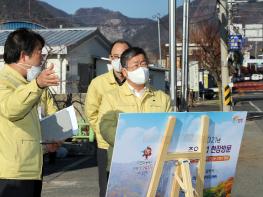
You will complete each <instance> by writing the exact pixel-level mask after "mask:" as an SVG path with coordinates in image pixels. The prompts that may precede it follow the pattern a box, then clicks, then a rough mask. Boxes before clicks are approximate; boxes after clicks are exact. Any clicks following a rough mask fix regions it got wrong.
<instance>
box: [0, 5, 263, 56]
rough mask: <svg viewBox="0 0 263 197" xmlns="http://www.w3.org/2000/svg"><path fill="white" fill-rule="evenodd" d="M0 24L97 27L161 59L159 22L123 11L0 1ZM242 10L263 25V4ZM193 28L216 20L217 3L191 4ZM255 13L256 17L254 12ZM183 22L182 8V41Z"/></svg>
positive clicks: (165, 37)
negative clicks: (73, 9)
mask: <svg viewBox="0 0 263 197" xmlns="http://www.w3.org/2000/svg"><path fill="white" fill-rule="evenodd" d="M0 5H1V12H0V22H7V21H17V20H19V21H32V22H35V23H38V24H40V25H43V26H45V27H48V28H58V27H60V26H63V27H65V28H66V27H90V26H93V27H94V26H96V27H98V28H99V29H100V31H101V32H102V34H103V35H104V36H105V37H106V38H107V39H109V40H110V41H114V40H116V39H125V40H128V41H129V42H131V44H132V45H134V46H140V47H142V48H144V49H145V50H146V51H147V53H148V54H149V56H150V58H151V59H152V60H156V59H157V57H158V28H157V21H156V20H153V19H147V18H130V17H127V16H125V15H123V14H122V13H120V12H115V11H111V10H108V9H104V8H101V7H96V8H81V9H79V10H77V11H76V12H75V13H74V14H68V13H66V12H64V11H62V10H60V9H57V8H54V7H53V6H51V5H49V4H47V3H45V2H41V1H36V0H29V1H25V0H12V1H10V0H0ZM243 5H244V6H243V7H240V6H239V8H240V12H239V14H240V15H241V17H240V18H239V21H238V22H241V23H262V20H263V9H262V8H263V3H253V4H249V5H252V7H251V6H245V5H246V4H243ZM189 10H190V21H189V24H190V28H195V27H196V26H198V25H199V24H201V23H207V22H212V23H213V22H215V24H217V23H216V21H217V14H216V11H217V10H216V0H194V1H192V2H191V3H190V9H189ZM250 10H251V11H253V10H256V11H257V12H256V15H257V16H260V17H257V18H256V17H255V15H254V14H251V13H253V12H251V11H250ZM182 23H183V7H182V6H180V7H178V8H177V10H176V28H177V39H178V42H181V41H180V40H181V37H182ZM160 29H161V43H162V45H164V44H165V43H168V42H169V17H168V15H166V16H164V17H162V18H161V19H160Z"/></svg>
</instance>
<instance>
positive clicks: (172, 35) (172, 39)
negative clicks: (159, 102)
mask: <svg viewBox="0 0 263 197" xmlns="http://www.w3.org/2000/svg"><path fill="white" fill-rule="evenodd" d="M168 1H169V61H170V69H171V70H170V71H171V77H170V96H171V99H172V105H173V111H177V66H176V60H177V59H176V31H175V28H176V25H175V24H176V20H175V19H176V0H168Z"/></svg>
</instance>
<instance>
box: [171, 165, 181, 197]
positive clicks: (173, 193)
mask: <svg viewBox="0 0 263 197" xmlns="http://www.w3.org/2000/svg"><path fill="white" fill-rule="evenodd" d="M180 174H181V166H180V165H178V164H176V166H175V171H174V177H173V182H172V189H171V194H170V197H175V196H179V191H180V185H179V182H178V181H177V177H178V178H179V177H180Z"/></svg>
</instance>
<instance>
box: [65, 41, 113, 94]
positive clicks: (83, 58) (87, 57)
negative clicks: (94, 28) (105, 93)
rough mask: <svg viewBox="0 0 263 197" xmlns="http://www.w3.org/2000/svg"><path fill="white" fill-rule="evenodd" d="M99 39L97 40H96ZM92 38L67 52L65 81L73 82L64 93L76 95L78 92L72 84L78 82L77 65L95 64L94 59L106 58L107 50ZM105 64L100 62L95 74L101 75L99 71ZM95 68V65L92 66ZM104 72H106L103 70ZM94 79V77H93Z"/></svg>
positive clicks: (101, 70)
mask: <svg viewBox="0 0 263 197" xmlns="http://www.w3.org/2000/svg"><path fill="white" fill-rule="evenodd" d="M98 39H99V38H98ZM98 39H96V38H95V37H94V38H91V39H89V40H87V41H85V42H83V43H82V44H80V45H79V46H77V47H76V48H74V49H73V50H69V54H68V56H67V57H68V64H69V71H68V72H67V80H71V81H73V83H72V85H67V88H66V91H67V93H69V92H71V93H77V92H78V86H77V85H76V84H74V82H77V81H78V80H79V76H78V64H91V65H94V64H95V57H107V56H108V51H107V49H106V48H105V47H104V46H103V45H102V44H101V43H100V42H99V40H98ZM106 64H107V62H106V61H105V63H103V62H100V63H99V64H98V65H97V68H96V71H95V74H102V73H101V72H103V70H104V69H101V67H105V68H107V66H106ZM94 66H95V65H94ZM97 70H98V71H99V72H97ZM105 72H106V70H105ZM94 77H95V76H94Z"/></svg>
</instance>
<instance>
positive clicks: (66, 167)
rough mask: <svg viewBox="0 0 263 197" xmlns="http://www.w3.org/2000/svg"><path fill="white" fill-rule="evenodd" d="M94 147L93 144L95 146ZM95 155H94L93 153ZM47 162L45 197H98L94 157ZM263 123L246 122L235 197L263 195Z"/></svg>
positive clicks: (198, 106)
mask: <svg viewBox="0 0 263 197" xmlns="http://www.w3.org/2000/svg"><path fill="white" fill-rule="evenodd" d="M218 110H219V107H218V101H204V102H203V101H200V102H197V103H195V104H194V107H192V108H191V109H190V111H218ZM91 146H93V145H91ZM93 153H94V152H93ZM93 153H92V154H86V155H84V154H82V155H79V156H74V157H67V158H65V159H57V161H56V163H55V164H48V160H47V158H46V159H45V172H44V183H43V192H42V196H43V197H97V196H99V189H98V173H97V166H96V157H95V156H94V154H93ZM262 163H263V123H262V119H259V120H249V121H247V122H246V127H245V132H244V136H243V140H242V145H241V149H240V154H239V160H238V164H237V171H236V176H235V180H234V187H233V190H232V195H231V196H232V197H261V196H263V187H262V186H263V164H262Z"/></svg>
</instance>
